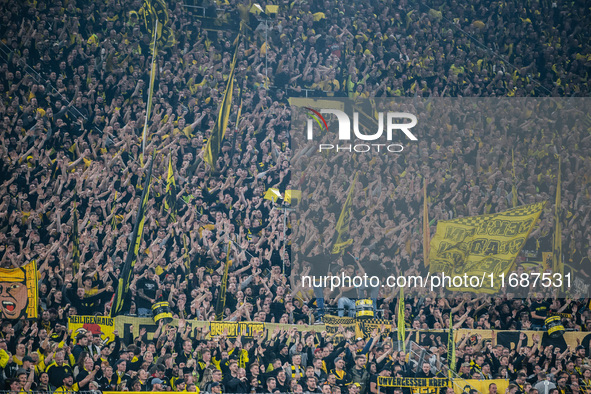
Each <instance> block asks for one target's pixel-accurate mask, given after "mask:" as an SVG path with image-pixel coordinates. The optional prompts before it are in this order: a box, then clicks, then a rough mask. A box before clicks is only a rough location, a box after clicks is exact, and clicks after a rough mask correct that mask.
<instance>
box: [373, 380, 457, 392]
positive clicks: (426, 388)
mask: <svg viewBox="0 0 591 394" xmlns="http://www.w3.org/2000/svg"><path fill="white" fill-rule="evenodd" d="M450 385H451V381H450V380H449V379H448V378H394V377H389V376H378V387H400V388H402V387H408V388H410V389H411V392H412V393H413V394H437V393H438V392H439V390H440V388H441V387H449V386H450Z"/></svg>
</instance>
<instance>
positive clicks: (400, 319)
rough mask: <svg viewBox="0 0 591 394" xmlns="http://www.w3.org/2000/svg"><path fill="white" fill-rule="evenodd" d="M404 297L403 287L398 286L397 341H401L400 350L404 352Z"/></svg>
mask: <svg viewBox="0 0 591 394" xmlns="http://www.w3.org/2000/svg"><path fill="white" fill-rule="evenodd" d="M405 304H406V301H405V299H404V287H400V295H399V296H398V322H397V323H398V327H397V330H398V341H400V342H401V343H402V351H404V352H406V343H405V340H406V321H405V320H404V309H405V307H406V305H405Z"/></svg>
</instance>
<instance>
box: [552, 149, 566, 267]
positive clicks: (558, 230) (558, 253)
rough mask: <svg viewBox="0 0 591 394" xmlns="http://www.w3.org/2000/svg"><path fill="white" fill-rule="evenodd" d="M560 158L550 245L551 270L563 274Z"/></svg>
mask: <svg viewBox="0 0 591 394" xmlns="http://www.w3.org/2000/svg"><path fill="white" fill-rule="evenodd" d="M561 172H562V160H560V159H558V180H557V181H556V202H555V205H554V239H553V247H552V271H553V272H555V273H560V274H561V277H562V274H564V265H563V264H562V223H561V222H560V220H561V218H562V207H561V205H562V198H561V188H562V183H561V180H560V179H561V176H560V173H561Z"/></svg>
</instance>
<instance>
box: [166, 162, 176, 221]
mask: <svg viewBox="0 0 591 394" xmlns="http://www.w3.org/2000/svg"><path fill="white" fill-rule="evenodd" d="M176 196H177V189H176V180H175V179H174V171H173V170H172V156H169V158H168V176H167V177H166V197H165V198H164V208H166V210H167V211H168V212H169V213H170V217H171V218H172V220H173V221H176Z"/></svg>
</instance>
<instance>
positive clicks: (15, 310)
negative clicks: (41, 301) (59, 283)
mask: <svg viewBox="0 0 591 394" xmlns="http://www.w3.org/2000/svg"><path fill="white" fill-rule="evenodd" d="M21 317H25V318H29V319H31V318H36V317H37V265H36V263H35V261H32V262H31V263H29V264H27V265H24V266H22V267H20V268H14V269H4V268H0V318H1V319H9V320H15V319H20V318H21Z"/></svg>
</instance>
